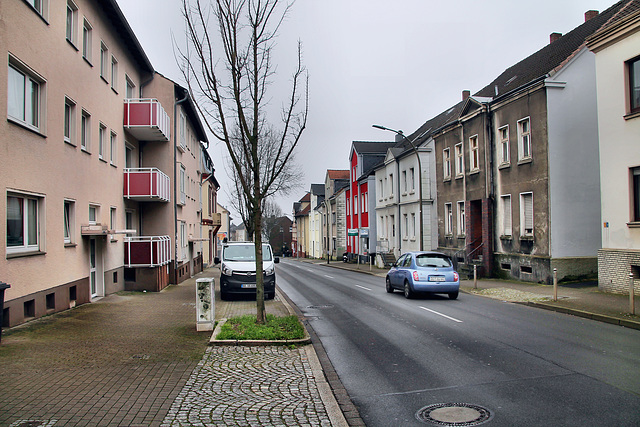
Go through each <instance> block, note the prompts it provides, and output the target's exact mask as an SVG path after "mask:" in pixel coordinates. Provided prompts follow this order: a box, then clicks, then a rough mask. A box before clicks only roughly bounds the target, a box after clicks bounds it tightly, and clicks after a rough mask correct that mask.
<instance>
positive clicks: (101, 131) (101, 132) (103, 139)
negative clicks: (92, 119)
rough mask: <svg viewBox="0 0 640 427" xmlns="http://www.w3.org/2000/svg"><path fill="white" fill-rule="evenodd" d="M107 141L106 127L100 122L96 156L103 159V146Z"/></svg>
mask: <svg viewBox="0 0 640 427" xmlns="http://www.w3.org/2000/svg"><path fill="white" fill-rule="evenodd" d="M106 142H107V127H106V126H105V125H103V124H102V123H100V126H99V127H98V158H99V159H100V160H102V159H104V147H105V143H106Z"/></svg>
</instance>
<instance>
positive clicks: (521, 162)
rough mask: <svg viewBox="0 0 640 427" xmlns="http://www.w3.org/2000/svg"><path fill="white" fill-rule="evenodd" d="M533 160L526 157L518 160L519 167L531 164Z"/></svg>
mask: <svg viewBox="0 0 640 427" xmlns="http://www.w3.org/2000/svg"><path fill="white" fill-rule="evenodd" d="M532 162H533V159H532V158H531V157H527V158H526V159H520V160H518V164H519V165H526V164H527V163H532Z"/></svg>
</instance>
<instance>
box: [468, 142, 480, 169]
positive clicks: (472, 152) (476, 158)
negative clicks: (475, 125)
mask: <svg viewBox="0 0 640 427" xmlns="http://www.w3.org/2000/svg"><path fill="white" fill-rule="evenodd" d="M469 162H470V165H469V168H470V170H472V171H477V170H479V169H480V152H479V149H478V135H474V136H472V137H471V138H469Z"/></svg>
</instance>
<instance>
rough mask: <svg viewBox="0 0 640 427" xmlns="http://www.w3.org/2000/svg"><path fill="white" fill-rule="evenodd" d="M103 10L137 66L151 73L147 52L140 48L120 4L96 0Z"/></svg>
mask: <svg viewBox="0 0 640 427" xmlns="http://www.w3.org/2000/svg"><path fill="white" fill-rule="evenodd" d="M97 3H98V4H99V5H100V6H102V9H103V10H104V13H105V15H106V16H107V18H108V19H109V21H111V23H112V24H113V27H114V29H115V30H116V32H117V33H118V35H119V36H120V37H121V38H122V40H123V42H124V44H125V46H127V47H128V48H129V51H130V53H131V57H132V58H133V60H134V61H136V62H137V63H138V66H140V67H141V68H143V69H144V70H145V71H147V72H149V73H153V65H151V61H149V58H148V57H147V54H146V53H145V52H144V49H142V45H141V44H140V42H139V41H138V38H137V37H136V35H135V33H134V32H133V30H132V29H131V27H130V26H129V22H127V19H126V18H125V17H124V14H123V13H122V10H121V9H120V6H118V3H117V2H116V0H98V2H97Z"/></svg>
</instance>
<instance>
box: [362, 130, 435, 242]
mask: <svg viewBox="0 0 640 427" xmlns="http://www.w3.org/2000/svg"><path fill="white" fill-rule="evenodd" d="M372 126H373V127H374V128H376V129H381V130H388V131H389V132H393V133H395V134H396V135H400V136H401V137H402V138H404V139H405V140H406V141H407V142H408V143H409V144H410V145H411V148H413V152H414V153H415V154H416V158H417V159H418V191H419V192H420V194H419V200H420V250H421V251H423V250H424V237H423V234H424V230H423V227H424V226H423V217H422V161H421V160H420V154H419V153H418V149H417V148H416V146H415V144H414V143H413V142H414V141H412V140H410V139H409V138H407V137H406V136H404V133H402V131H401V130H395V129H390V128H388V127H385V126H381V125H372ZM398 179H400V177H398Z"/></svg>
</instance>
